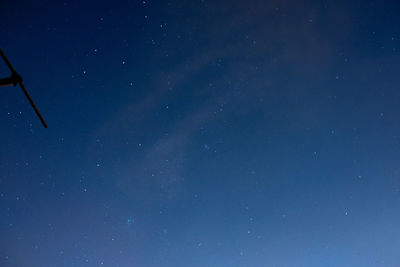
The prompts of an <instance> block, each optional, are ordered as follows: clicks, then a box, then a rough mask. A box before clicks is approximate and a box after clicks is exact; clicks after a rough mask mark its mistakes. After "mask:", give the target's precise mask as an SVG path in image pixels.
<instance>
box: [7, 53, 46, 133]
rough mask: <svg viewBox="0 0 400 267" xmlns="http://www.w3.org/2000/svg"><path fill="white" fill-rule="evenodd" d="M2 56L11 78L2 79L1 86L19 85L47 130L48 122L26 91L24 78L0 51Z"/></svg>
mask: <svg viewBox="0 0 400 267" xmlns="http://www.w3.org/2000/svg"><path fill="white" fill-rule="evenodd" d="M0 55H1V57H2V58H3V60H4V62H5V63H6V64H7V66H8V68H9V69H10V71H11V76H10V77H8V78H3V79H0V86H8V85H14V86H16V85H17V84H18V85H19V86H20V87H21V89H22V91H23V92H24V94H25V96H26V98H28V100H29V103H31V106H32V107H33V109H34V110H35V113H36V115H37V116H38V117H39V119H40V121H41V122H42V124H43V126H44V128H47V124H46V122H45V121H44V119H43V117H42V115H41V114H40V112H39V110H38V108H37V107H36V105H35V103H34V102H33V100H32V98H31V97H30V95H29V94H28V91H27V90H26V89H25V86H24V84H23V83H22V77H21V76H20V75H19V74H18V73H17V72H16V71H15V69H14V68H13V66H12V65H11V63H10V61H8V59H7V57H6V55H4V53H3V51H2V50H1V49H0Z"/></svg>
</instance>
